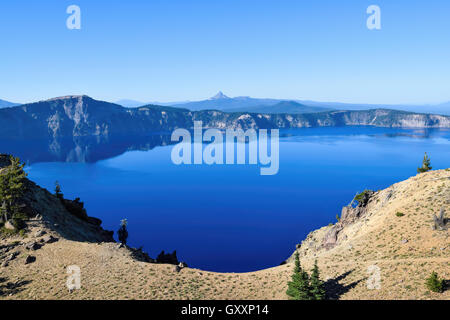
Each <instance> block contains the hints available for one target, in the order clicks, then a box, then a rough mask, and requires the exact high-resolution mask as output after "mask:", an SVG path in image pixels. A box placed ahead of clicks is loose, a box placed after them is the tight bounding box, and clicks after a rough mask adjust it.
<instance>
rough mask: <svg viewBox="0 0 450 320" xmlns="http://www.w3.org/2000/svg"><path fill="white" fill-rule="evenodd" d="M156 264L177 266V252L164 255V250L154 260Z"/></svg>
mask: <svg viewBox="0 0 450 320" xmlns="http://www.w3.org/2000/svg"><path fill="white" fill-rule="evenodd" d="M156 262H157V263H167V264H175V265H178V264H179V263H180V262H179V261H178V258H177V251H176V250H174V251H173V252H172V253H164V250H163V251H161V253H160V254H159V255H158V257H157V258H156Z"/></svg>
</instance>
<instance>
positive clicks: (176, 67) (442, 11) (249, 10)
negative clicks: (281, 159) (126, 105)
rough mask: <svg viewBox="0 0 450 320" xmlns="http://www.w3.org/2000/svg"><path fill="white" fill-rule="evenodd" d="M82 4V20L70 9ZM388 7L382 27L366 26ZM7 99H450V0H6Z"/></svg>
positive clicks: (1, 16) (3, 77)
mask: <svg viewBox="0 0 450 320" xmlns="http://www.w3.org/2000/svg"><path fill="white" fill-rule="evenodd" d="M71 4H76V5H78V6H80V8H81V15H82V16H81V20H82V22H81V23H82V26H81V27H82V29H81V30H68V29H67V28H66V19H67V17H68V14H66V8H67V7H68V6H69V5H71ZM371 4H376V5H379V6H380V7H381V19H382V20H381V23H382V29H381V30H375V31H370V30H368V29H367V27H366V19H367V17H368V15H367V14H366V9H367V7H368V6H369V5H371ZM0 41H1V49H0V99H5V100H9V101H15V102H27V101H34V100H38V99H46V98H49V97H55V96H61V95H67V94H87V95H90V96H92V97H94V98H97V99H103V100H108V101H114V100H118V99H122V98H129V99H136V100H140V101H177V100H199V99H203V98H207V97H209V96H211V95H213V94H215V93H216V92H217V91H218V90H222V91H224V93H225V94H227V95H229V96H238V95H250V96H254V97H261V98H262V97H270V98H286V99H312V100H319V101H341V102H361V103H362V102H364V103H438V102H443V101H449V100H450V1H448V0H428V1H424V0H421V1H419V0H408V1H406V0H387V1H381V0H371V1H365V0H359V1H356V0H355V1H352V0H341V1H336V0H329V1H325V0H308V1H302V0H270V1H269V0H221V1H217V0H127V1H119V0H109V1H106V0H71V1H65V0H54V1H50V0H40V1H34V0H28V1H25V0H14V1H13V0H10V1H1V2H0Z"/></svg>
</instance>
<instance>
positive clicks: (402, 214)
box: [395, 212, 405, 217]
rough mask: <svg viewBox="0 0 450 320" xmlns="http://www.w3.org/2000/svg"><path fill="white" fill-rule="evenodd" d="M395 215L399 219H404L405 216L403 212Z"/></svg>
mask: <svg viewBox="0 0 450 320" xmlns="http://www.w3.org/2000/svg"><path fill="white" fill-rule="evenodd" d="M395 215H396V216H397V217H403V216H404V215H405V214H404V213H403V212H397V213H396V214H395Z"/></svg>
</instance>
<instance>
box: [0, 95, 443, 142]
mask: <svg viewBox="0 0 450 320" xmlns="http://www.w3.org/2000/svg"><path fill="white" fill-rule="evenodd" d="M194 121H202V122H203V125H204V126H205V127H207V128H219V129H225V128H234V129H236V128H240V129H244V130H247V129H250V128H253V129H274V128H280V129H289V128H310V127H333V126H376V127H388V128H450V116H444V115H434V114H421V113H413V112H407V111H398V110H389V109H374V110H360V111H342V110H341V111H338V110H333V111H324V112H315V113H305V114H289V113H280V114H266V113H258V112H255V113H250V112H223V111H218V110H200V111H191V110H188V109H182V108H175V107H168V106H158V105H147V106H143V107H139V108H125V107H122V106H120V105H118V104H114V103H109V102H104V101H98V100H94V99H92V98H90V97H88V96H65V97H59V98H53V99H50V100H45V101H39V102H36V103H30V104H23V105H20V106H15V107H10V108H4V109H0V139H30V138H33V139H38V138H61V137H82V136H103V137H111V136H145V135H148V134H150V133H152V132H153V133H155V132H170V131H172V130H174V129H176V128H186V129H189V128H192V127H193V122H194Z"/></svg>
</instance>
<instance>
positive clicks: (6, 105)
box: [0, 99, 19, 108]
mask: <svg viewBox="0 0 450 320" xmlns="http://www.w3.org/2000/svg"><path fill="white" fill-rule="evenodd" d="M17 105H19V104H18V103H13V102H9V101H5V100H2V99H0V108H9V107H14V106H17Z"/></svg>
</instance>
